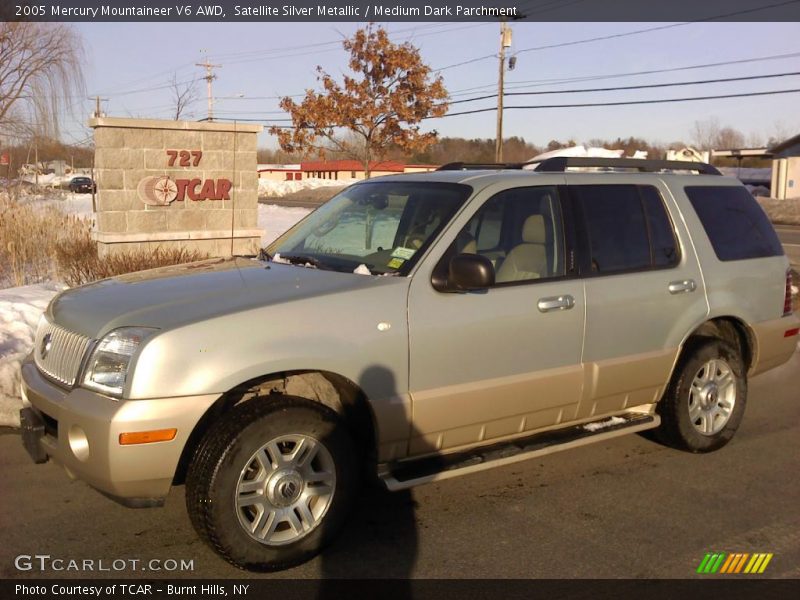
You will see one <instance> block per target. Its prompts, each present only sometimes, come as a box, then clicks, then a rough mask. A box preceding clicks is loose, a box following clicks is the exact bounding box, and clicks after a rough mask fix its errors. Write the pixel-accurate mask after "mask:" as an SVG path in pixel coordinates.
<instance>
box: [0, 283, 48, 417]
mask: <svg viewBox="0 0 800 600" xmlns="http://www.w3.org/2000/svg"><path fill="white" fill-rule="evenodd" d="M61 289H63V287H62V286H57V285H55V284H52V283H44V284H37V285H28V286H25V287H18V288H11V289H6V290H0V425H11V426H18V425H19V409H20V408H21V407H22V400H21V399H20V396H19V368H20V364H21V363H22V359H23V358H25V356H26V355H27V354H28V352H30V350H31V348H32V347H33V340H34V336H35V335H36V325H37V323H38V322H39V317H40V316H41V314H42V312H44V309H45V308H47V304H48V302H50V299H51V298H52V297H53V296H54V295H55V294H56V292H58V291H59V290H61Z"/></svg>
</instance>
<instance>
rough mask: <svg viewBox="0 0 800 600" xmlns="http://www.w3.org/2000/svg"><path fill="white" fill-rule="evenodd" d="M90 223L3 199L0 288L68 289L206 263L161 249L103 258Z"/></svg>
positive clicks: (4, 196) (50, 208) (0, 210)
mask: <svg viewBox="0 0 800 600" xmlns="http://www.w3.org/2000/svg"><path fill="white" fill-rule="evenodd" d="M91 227H92V222H91V219H86V218H82V217H78V216H74V215H66V214H64V213H63V212H62V211H60V210H59V209H58V208H57V207H54V206H41V205H39V206H37V205H36V204H33V203H29V204H20V203H18V202H16V201H15V200H14V199H12V198H11V197H10V196H9V195H7V194H2V195H0V288H4V287H18V286H22V285H30V284H34V283H39V282H42V281H47V280H56V281H62V282H64V283H66V284H67V285H69V286H76V285H81V284H83V283H88V282H90V281H96V280H98V279H104V278H106V277H113V276H114V275H122V274H123V273H132V272H134V271H143V270H145V269H153V268H156V267H163V266H168V265H174V264H180V263H187V262H193V261H196V260H202V259H204V258H207V255H205V254H200V253H198V252H188V251H186V250H183V249H164V248H158V249H156V250H155V251H144V250H142V251H137V252H129V253H119V254H115V255H111V256H106V257H103V258H100V257H99V256H98V254H97V244H95V242H93V241H92V238H91Z"/></svg>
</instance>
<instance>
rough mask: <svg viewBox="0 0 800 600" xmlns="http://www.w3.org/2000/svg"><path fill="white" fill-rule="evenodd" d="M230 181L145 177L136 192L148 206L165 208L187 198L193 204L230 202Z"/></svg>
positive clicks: (164, 176)
mask: <svg viewBox="0 0 800 600" xmlns="http://www.w3.org/2000/svg"><path fill="white" fill-rule="evenodd" d="M231 187H232V183H231V181H230V179H206V180H205V181H203V180H202V179H171V178H170V177H168V176H166V175H163V176H160V177H158V176H152V177H145V178H144V179H142V180H141V181H140V182H139V186H138V187H137V189H136V192H137V193H138V194H139V199H140V200H141V201H142V202H144V203H145V204H147V205H149V206H167V205H168V204H170V203H171V202H173V201H175V200H177V201H178V202H183V201H184V200H185V199H186V198H187V196H188V198H189V200H192V201H194V202H197V201H200V200H230V191H231Z"/></svg>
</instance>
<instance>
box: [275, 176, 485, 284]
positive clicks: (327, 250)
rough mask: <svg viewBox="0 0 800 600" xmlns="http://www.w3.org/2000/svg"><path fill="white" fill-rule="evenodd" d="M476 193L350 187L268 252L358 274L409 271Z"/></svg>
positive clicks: (436, 186) (417, 185)
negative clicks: (360, 270) (358, 271)
mask: <svg viewBox="0 0 800 600" xmlns="http://www.w3.org/2000/svg"><path fill="white" fill-rule="evenodd" d="M471 193H472V188H471V187H469V186H466V185H462V184H453V183H431V182H424V183H422V182H402V183H390V182H377V181H376V182H367V183H361V184H356V185H353V186H350V187H348V188H347V189H345V190H344V191H342V192H341V193H339V194H337V195H336V196H334V197H333V198H332V199H331V200H329V201H328V202H326V203H325V204H324V205H322V206H321V207H320V208H318V209H317V210H316V211H314V212H313V213H311V214H310V215H309V216H308V217H306V218H305V219H303V220H302V221H300V223H298V224H297V225H295V226H294V227H293V228H292V229H290V230H289V231H288V232H286V233H285V234H283V235H282V236H281V237H279V238H278V239H277V240H275V241H274V242H273V243H272V244H270V246H269V247H268V248H267V252H268V253H269V254H270V255H272V256H273V257H275V256H278V259H279V260H281V259H282V260H286V261H289V262H292V263H298V264H311V265H313V266H316V267H318V268H323V269H330V270H336V271H346V272H352V271H354V270H355V269H356V268H359V267H360V266H361V265H364V266H365V267H366V268H367V269H369V271H370V272H371V273H373V274H384V273H388V274H391V273H398V274H401V275H404V274H406V273H408V271H409V270H410V269H411V267H412V266H413V264H414V263H415V262H416V260H417V259H418V258H419V256H420V255H421V254H422V252H423V250H424V249H426V248H427V247H428V246H429V245H430V243H431V242H432V241H433V240H434V238H435V237H436V236H437V235H438V234H439V232H440V231H441V230H442V229H443V228H444V226H445V225H446V224H447V222H448V221H449V220H450V219H451V218H452V216H453V215H454V214H455V213H456V211H457V210H458V209H459V208H460V207H461V205H462V204H463V203H464V202H465V201H466V199H467V198H468V197H469V195H470V194H471Z"/></svg>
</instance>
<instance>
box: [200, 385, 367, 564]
mask: <svg viewBox="0 0 800 600" xmlns="http://www.w3.org/2000/svg"><path fill="white" fill-rule="evenodd" d="M292 435H296V436H307V438H310V439H312V440H314V441H316V442H318V443H319V444H320V445H321V446H322V447H324V449H325V450H326V451H327V453H328V454H327V455H326V457H327V459H332V462H333V465H334V466H335V484H334V486H333V493H332V496H331V499H330V501H329V502H328V504H327V508H326V509H325V510H324V512H323V513H322V516H321V517H319V521H318V523H317V524H316V525H315V526H314V527H313V528H312V529H311V530H310V531H308V532H306V533H303V534H302V537H299V539H296V540H294V541H290V542H286V543H283V545H274V544H269V543H267V542H260V541H257V540H256V539H254V538H253V537H251V534H249V533H248V532H247V531H246V530H245V528H244V525H243V524H242V523H241V522H240V520H241V518H242V517H241V513H240V511H241V510H242V509H240V508H238V507H237V502H236V498H237V495H238V494H240V493H241V491H240V488H239V487H238V486H239V484H240V482H241V478H240V477H241V476H243V473H244V471H243V469H245V468H246V467H247V465H248V464H249V465H254V464H255V463H253V462H252V461H253V460H254V457H255V454H256V453H257V452H258V451H259V449H263V447H264V445H265V444H267V442H269V441H271V440H275V439H276V438H281V436H292ZM279 443H284V442H279ZM270 456H271V454H270V455H268V457H270ZM316 460H318V459H317V458H313V459H311V460H309V461H308V462H309V463H312V462H313V461H316ZM265 472H266V470H265ZM275 473H276V471H273V475H274V476H275V477H277V475H275ZM306 485H308V484H307V483H302V484H300V489H306V488H305V486H306ZM357 485H358V464H357V460H356V452H355V447H354V445H353V442H352V439H351V437H350V435H349V433H348V431H347V429H346V427H345V424H344V423H343V421H342V419H341V418H340V417H339V415H338V414H336V413H335V412H334V411H333V410H331V409H330V408H328V407H326V406H323V405H320V404H318V403H315V402H311V401H309V400H306V399H303V398H296V397H290V396H277V397H275V396H269V397H264V398H256V399H253V400H250V401H248V402H245V403H244V404H241V405H239V406H236V407H235V408H233V409H232V410H231V411H230V412H229V413H227V414H225V415H224V416H223V418H222V419H221V420H220V422H219V423H218V424H216V425H215V426H213V427H212V428H211V429H210V430H209V431H208V432H207V433H206V435H205V437H204V438H203V441H202V442H201V443H200V445H199V446H198V449H197V451H196V453H195V455H194V458H193V461H192V464H191V465H190V466H189V472H188V476H187V479H186V507H187V510H188V512H189V517H190V519H191V521H192V525H194V528H195V530H196V531H197V533H198V534H199V535H200V537H201V538H202V539H203V540H204V541H205V542H206V543H207V544H208V545H209V546H211V548H213V549H214V550H215V551H216V552H217V553H219V554H220V555H221V556H222V557H224V558H225V559H226V560H227V561H228V562H230V563H231V564H233V565H235V566H237V567H239V568H242V569H248V570H251V571H274V570H279V569H285V568H289V567H292V566H295V565H298V564H300V563H303V562H305V561H307V560H309V559H310V558H312V557H313V556H315V555H316V554H318V553H319V552H320V551H321V550H322V549H323V548H324V547H325V546H326V545H327V544H328V543H330V542H331V541H332V540H333V539H334V538H335V537H336V535H337V534H338V533H339V531H340V530H341V528H342V526H343V525H344V522H345V520H346V517H347V514H348V512H349V509H350V507H351V505H352V503H353V499H354V497H355V492H356V491H357ZM276 494H277V492H276ZM270 506H272V505H270ZM276 510H277V509H276ZM297 514H298V515H299V513H297ZM256 520H257V519H256V517H255V516H254V517H253V522H256ZM301 520H302V519H301ZM288 535H290V536H291V535H294V534H293V533H292V532H291V531H289V532H288Z"/></svg>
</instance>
